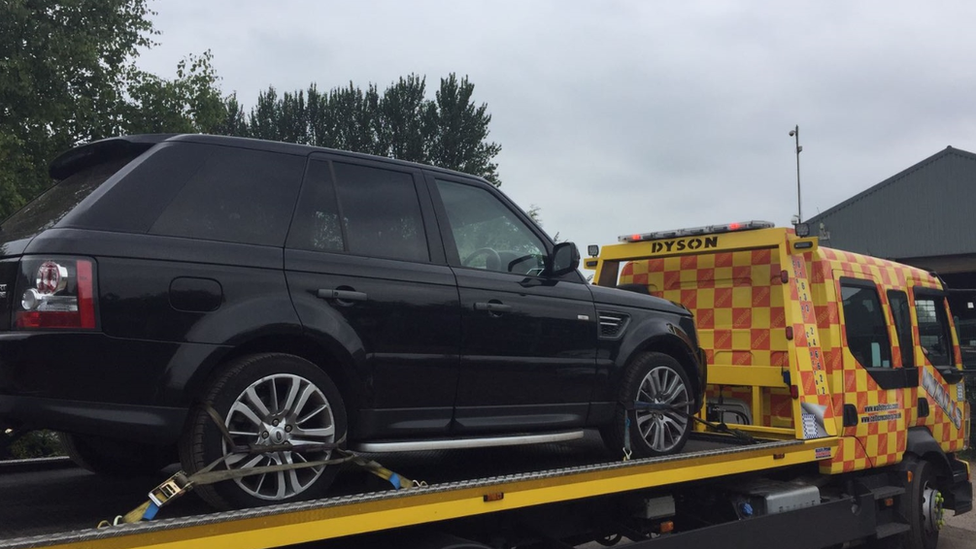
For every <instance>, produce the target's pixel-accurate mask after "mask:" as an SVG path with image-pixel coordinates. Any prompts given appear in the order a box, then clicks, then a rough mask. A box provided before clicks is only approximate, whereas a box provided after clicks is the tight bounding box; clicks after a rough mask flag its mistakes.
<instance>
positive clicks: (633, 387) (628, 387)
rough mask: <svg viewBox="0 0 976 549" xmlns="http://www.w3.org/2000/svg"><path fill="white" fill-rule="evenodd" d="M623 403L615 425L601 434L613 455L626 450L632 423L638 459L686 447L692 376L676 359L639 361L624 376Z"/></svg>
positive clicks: (657, 355) (652, 355)
mask: <svg viewBox="0 0 976 549" xmlns="http://www.w3.org/2000/svg"><path fill="white" fill-rule="evenodd" d="M619 402H620V404H621V406H618V409H617V414H616V416H615V418H614V423H613V424H612V425H610V426H607V427H605V428H604V429H602V431H601V432H602V434H603V439H604V442H605V443H606V444H607V446H608V447H609V448H610V450H611V451H613V452H620V451H622V450H623V449H624V447H625V445H626V441H625V437H624V431H625V429H626V428H627V424H628V422H629V426H630V449H631V452H632V453H633V456H634V457H651V456H660V455H665V454H671V453H674V452H677V451H679V450H681V448H682V447H683V446H684V445H685V442H686V441H687V440H688V435H689V434H690V433H691V421H692V420H691V418H690V417H689V414H691V413H692V408H693V406H694V398H693V397H692V390H691V382H690V381H689V380H688V374H687V373H686V372H685V369H684V368H683V367H682V366H681V364H679V363H678V361H677V360H675V359H674V358H673V357H671V356H669V355H666V354H663V353H644V354H641V355H639V356H638V357H637V358H635V359H634V360H633V362H631V364H630V365H629V366H628V367H627V370H626V372H624V376H623V380H622V382H621V386H620V397H619ZM642 405H649V406H646V407H645V406H642ZM654 406H658V407H657V408H655V407H654ZM669 406H670V408H669ZM628 420H629V421H628Z"/></svg>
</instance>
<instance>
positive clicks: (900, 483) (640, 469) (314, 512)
mask: <svg viewBox="0 0 976 549" xmlns="http://www.w3.org/2000/svg"><path fill="white" fill-rule="evenodd" d="M590 256H591V257H589V258H587V259H586V260H585V261H584V266H585V267H586V268H589V269H592V270H594V271H595V274H594V283H595V284H600V285H605V286H620V287H624V288H627V289H631V290H633V291H640V292H647V293H651V294H654V295H659V296H662V297H665V298H667V299H670V300H672V301H675V302H676V303H680V304H682V305H683V306H685V307H687V308H688V309H690V310H691V311H692V312H693V313H694V314H695V316H696V322H697V324H698V328H699V333H700V334H701V336H700V337H701V340H702V347H703V348H704V350H705V353H706V356H707V359H708V363H709V370H708V399H707V402H706V403H705V404H704V405H703V407H702V409H701V410H700V411H699V412H698V414H697V415H696V416H695V422H696V429H695V432H694V433H693V436H692V437H691V440H690V441H689V443H688V444H687V446H686V447H685V449H684V450H683V451H682V452H681V453H679V454H675V455H669V456H664V457H655V458H644V459H624V460H618V459H613V458H609V457H607V455H606V453H605V451H604V450H602V449H601V448H602V446H601V444H600V443H599V441H598V440H596V438H594V437H592V436H588V437H585V438H584V439H582V440H578V441H571V442H560V443H551V444H548V445H539V446H524V447H516V448H489V449H480V450H451V451H442V452H426V453H421V454H400V455H397V454H391V455H373V456H362V461H364V462H371V463H375V461H374V460H376V461H382V463H383V467H382V468H381V470H383V471H387V472H389V473H390V474H385V475H382V477H383V478H385V479H386V481H389V482H386V483H385V484H384V483H383V482H384V481H382V480H374V481H373V483H372V484H370V482H369V481H367V480H366V477H365V476H364V475H362V474H356V473H355V472H349V473H347V474H346V475H343V476H342V477H341V478H344V479H345V480H346V482H344V483H339V484H338V485H337V487H336V488H337V492H336V495H335V496H334V497H331V498H327V499H321V500H314V501H309V502H302V503H291V504H281V505H271V506H267V507H260V508H253V509H245V510H239V511H227V512H219V513H213V512H209V511H208V510H207V509H206V508H204V507H202V506H201V505H200V504H199V503H198V502H195V501H194V499H193V498H192V497H183V498H176V497H172V498H171V501H170V497H171V496H175V495H176V494H175V493H173V494H167V496H166V501H164V502H163V503H169V504H167V505H164V506H163V508H162V509H161V511H160V512H159V515H158V516H157V518H156V520H151V521H145V520H141V521H137V522H132V523H125V522H124V521H123V523H121V524H114V525H113V524H112V523H113V522H116V521H113V520H108V521H107V522H106V523H105V524H104V525H103V527H101V528H96V527H95V525H96V523H97V522H98V520H100V519H103V518H109V517H108V516H106V515H114V514H115V513H116V511H115V510H114V509H117V508H119V507H124V506H131V505H135V504H137V503H138V500H141V499H145V496H142V495H140V494H144V493H145V487H143V488H142V492H138V491H135V492H131V493H130V492H129V490H130V489H133V488H132V483H131V482H130V483H123V484H112V485H110V486H106V485H105V484H104V481H102V480H100V479H99V478H98V477H95V476H92V475H89V474H87V473H83V472H81V471H80V470H77V469H73V468H71V467H69V466H67V465H66V464H65V463H64V462H63V461H61V460H46V461H43V462H37V461H34V462H27V463H20V462H18V463H7V464H3V465H0V502H2V503H0V547H3V548H16V549H21V548H28V547H32V548H33V547H63V548H66V549H67V548H79V549H80V548H88V549H102V548H104V549H109V548H112V549H120V548H128V547H159V548H164V547H165V548H172V549H190V548H194V547H201V548H204V547H206V548H215V547H234V548H241V549H247V548H253V549H258V548H267V547H285V546H291V545H296V544H304V543H311V542H314V544H315V546H317V547H405V548H416V549H421V548H432V549H436V548H441V549H446V548H449V547H450V548H542V547H563V548H565V547H578V546H584V545H585V544H592V543H594V542H595V543H596V544H598V545H602V546H612V545H616V546H620V547H628V548H633V549H638V548H644V547H649V548H669V547H696V548H709V547H716V548H718V547H721V548H723V549H729V548H735V547H743V548H745V547H764V546H765V547H775V546H789V547H792V548H797V549H799V548H809V549H819V548H823V547H831V546H835V547H836V546H842V545H844V544H848V545H851V544H860V543H863V544H865V545H868V546H871V547H906V548H912V549H933V548H935V547H936V546H937V543H938V533H939V529H940V528H941V526H942V524H943V522H944V517H945V513H946V512H947V510H953V511H954V512H955V513H956V514H960V513H965V512H969V511H970V510H971V509H972V484H971V480H970V475H971V472H970V470H969V467H968V464H967V463H966V462H965V461H963V460H961V459H959V458H958V456H957V453H958V452H959V451H962V450H964V449H965V448H967V447H968V446H969V432H970V410H969V406H968V403H967V401H966V399H965V389H964V385H963V384H962V383H960V379H962V370H961V357H960V350H959V338H958V337H957V335H956V331H955V328H954V326H953V323H952V316H951V314H949V313H948V304H947V302H946V297H945V295H946V290H945V288H944V287H943V284H942V282H941V281H940V280H939V279H938V277H936V276H934V275H933V274H930V273H927V272H924V271H921V270H919V269H914V268H911V267H907V266H904V265H899V264H896V263H892V262H889V261H885V260H881V259H877V258H871V257H868V256H862V255H857V254H852V253H848V252H843V251H838V250H831V249H828V248H824V247H820V246H819V243H818V241H817V239H816V238H814V237H808V236H806V235H805V234H803V231H802V230H800V226H798V227H797V229H796V230H794V229H785V228H774V227H772V226H771V224H767V223H762V222H746V223H736V224H729V225H722V226H711V227H699V228H694V229H683V230H676V231H663V232H656V233H638V234H633V235H626V236H623V237H621V239H620V242H619V243H618V244H614V245H609V246H605V247H603V248H602V249H599V248H596V247H591V249H590ZM859 315H860V316H859ZM620 405H621V406H633V405H635V403H620ZM373 472H376V471H375V470H374V471H373ZM391 479H393V481H391ZM136 480H137V482H136V484H138V482H151V483H155V482H158V479H155V480H149V479H136ZM163 485H166V483H165V482H164V483H163ZM163 485H161V487H162V486H163ZM403 486H409V487H406V488H402V487H403ZM398 488H399V489H398ZM186 490H190V491H192V485H189V486H188V485H186V484H185V483H184V484H183V485H181V486H178V487H177V489H176V492H181V491H186ZM157 493H158V492H157ZM133 498H134V499H133ZM124 510H126V509H121V511H124ZM589 546H591V547H592V546H593V545H589Z"/></svg>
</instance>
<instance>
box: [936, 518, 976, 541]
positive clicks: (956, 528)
mask: <svg viewBox="0 0 976 549" xmlns="http://www.w3.org/2000/svg"><path fill="white" fill-rule="evenodd" d="M950 512H951V511H950ZM939 549H976V511H972V512H969V513H966V514H965V515H959V516H958V517H949V519H948V521H947V524H946V526H945V528H943V529H942V532H941V533H940V534H939Z"/></svg>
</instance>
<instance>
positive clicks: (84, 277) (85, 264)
mask: <svg viewBox="0 0 976 549" xmlns="http://www.w3.org/2000/svg"><path fill="white" fill-rule="evenodd" d="M93 291H94V284H93V282H92V264H91V261H79V262H78V315H79V316H80V317H81V322H80V327H81V328H94V327H95V296H93V295H92V293H93Z"/></svg>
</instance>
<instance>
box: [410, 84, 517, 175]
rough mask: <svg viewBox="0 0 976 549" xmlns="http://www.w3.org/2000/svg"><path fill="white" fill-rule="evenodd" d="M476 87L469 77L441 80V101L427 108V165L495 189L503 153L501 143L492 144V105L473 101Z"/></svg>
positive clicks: (439, 98) (438, 98)
mask: <svg viewBox="0 0 976 549" xmlns="http://www.w3.org/2000/svg"><path fill="white" fill-rule="evenodd" d="M473 93H474V84H472V83H471V82H470V81H469V80H468V77H467V76H465V77H464V78H463V79H461V80H458V79H457V77H456V76H455V75H454V74H453V73H452V74H451V75H449V76H448V77H447V78H442V79H441V87H440V89H439V90H438V91H437V100H436V101H434V102H433V103H430V104H428V105H427V109H426V112H425V113H424V115H425V122H426V127H427V128H428V130H427V131H428V137H429V139H430V150H429V152H428V154H427V161H428V162H430V163H431V164H436V165H438V166H443V167H445V168H450V169H454V170H458V171H462V172H465V173H472V174H477V175H480V176H482V177H484V178H485V179H487V180H488V181H491V182H492V183H494V184H495V185H501V181H500V180H499V179H498V165H497V164H496V163H494V162H492V159H494V158H495V156H496V155H498V153H499V152H501V150H502V147H501V145H499V144H497V143H489V142H486V141H485V140H486V139H487V138H488V124H489V123H491V115H490V114H488V105H487V104H482V105H480V106H478V107H476V106H475V105H474V103H473V102H472V101H471V96H472V95H473Z"/></svg>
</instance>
